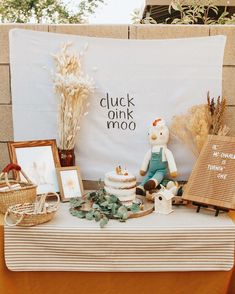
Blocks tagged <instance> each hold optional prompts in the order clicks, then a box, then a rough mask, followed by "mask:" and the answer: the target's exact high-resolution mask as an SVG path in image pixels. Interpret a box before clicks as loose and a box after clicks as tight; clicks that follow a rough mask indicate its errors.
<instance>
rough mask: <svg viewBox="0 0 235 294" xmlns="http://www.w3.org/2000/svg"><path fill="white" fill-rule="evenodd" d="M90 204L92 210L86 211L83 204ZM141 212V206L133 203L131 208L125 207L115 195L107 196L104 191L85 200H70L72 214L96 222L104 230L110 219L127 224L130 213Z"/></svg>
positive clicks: (97, 192) (91, 194)
mask: <svg viewBox="0 0 235 294" xmlns="http://www.w3.org/2000/svg"><path fill="white" fill-rule="evenodd" d="M88 202H89V203H90V204H91V205H90V206H91V208H90V209H89V210H84V208H83V204H85V203H88ZM139 211H140V205H139V204H137V203H133V204H132V206H131V207H126V206H124V205H123V204H122V203H121V202H120V200H119V199H118V198H117V197H116V196H114V195H107V194H106V192H105V190H104V189H99V190H98V191H96V192H92V193H90V194H88V195H87V196H86V198H85V199H81V198H72V199H71V200H70V213H71V214H72V215H73V216H75V217H78V218H86V219H87V220H95V221H96V222H99V223H100V227H101V228H103V227H105V226H106V225H107V223H108V221H109V219H118V220H119V221H120V222H125V221H126V220H127V219H128V217H129V214H130V213H137V212H139Z"/></svg>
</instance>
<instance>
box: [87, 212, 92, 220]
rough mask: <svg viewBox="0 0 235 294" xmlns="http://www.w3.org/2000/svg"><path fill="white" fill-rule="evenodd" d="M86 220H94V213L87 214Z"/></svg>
mask: <svg viewBox="0 0 235 294" xmlns="http://www.w3.org/2000/svg"><path fill="white" fill-rule="evenodd" d="M86 219H87V220H93V213H92V212H87V213H86Z"/></svg>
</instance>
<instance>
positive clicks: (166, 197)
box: [156, 188, 175, 200]
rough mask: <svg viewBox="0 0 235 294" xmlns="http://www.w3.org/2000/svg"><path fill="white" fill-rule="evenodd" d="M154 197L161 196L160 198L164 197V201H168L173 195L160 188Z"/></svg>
mask: <svg viewBox="0 0 235 294" xmlns="http://www.w3.org/2000/svg"><path fill="white" fill-rule="evenodd" d="M156 196H157V197H159V196H162V197H164V198H165V199H166V200H170V199H172V198H173V197H174V196H175V195H174V194H173V193H172V192H171V191H169V190H167V189H165V188H162V189H161V190H160V191H159V192H157V193H156Z"/></svg>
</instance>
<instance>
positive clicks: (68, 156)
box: [58, 149, 75, 167]
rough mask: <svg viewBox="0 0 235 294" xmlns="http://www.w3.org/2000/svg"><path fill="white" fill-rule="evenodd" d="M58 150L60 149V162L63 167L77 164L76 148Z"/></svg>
mask: <svg viewBox="0 0 235 294" xmlns="http://www.w3.org/2000/svg"><path fill="white" fill-rule="evenodd" d="M58 151H59V158H60V164H61V166H62V167H65V166H74V165H75V154H74V149H71V150H61V149H59V150H58Z"/></svg>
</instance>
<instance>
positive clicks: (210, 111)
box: [170, 92, 229, 156]
mask: <svg viewBox="0 0 235 294" xmlns="http://www.w3.org/2000/svg"><path fill="white" fill-rule="evenodd" d="M225 108H226V99H225V98H224V97H223V98H220V97H218V98H217V99H215V98H211V97H210V94H209V92H208V93H207V104H201V105H195V106H192V107H191V108H190V109H189V110H188V111H187V112H186V113H185V114H183V115H178V116H174V117H173V119H172V123H171V126H170V131H171V134H172V135H173V136H174V137H176V138H178V139H180V140H181V141H183V142H184V143H185V144H186V145H187V146H188V147H189V148H190V149H191V150H192V152H193V153H194V154H195V155H196V156H198V155H199V153H200V151H201V148H202V146H203V144H204V143H205V141H206V139H207V136H208V135H210V134H211V135H222V136H226V135H227V134H228V133H229V127H228V126H226V125H225V124H224V114H225Z"/></svg>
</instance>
